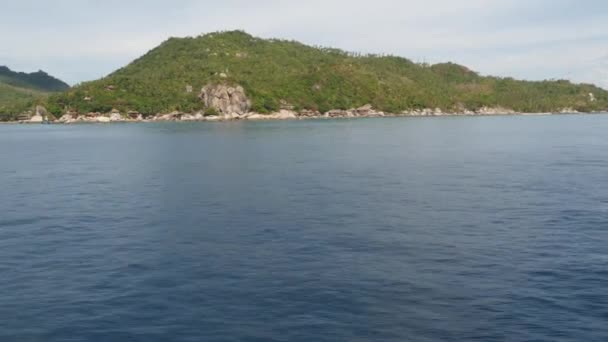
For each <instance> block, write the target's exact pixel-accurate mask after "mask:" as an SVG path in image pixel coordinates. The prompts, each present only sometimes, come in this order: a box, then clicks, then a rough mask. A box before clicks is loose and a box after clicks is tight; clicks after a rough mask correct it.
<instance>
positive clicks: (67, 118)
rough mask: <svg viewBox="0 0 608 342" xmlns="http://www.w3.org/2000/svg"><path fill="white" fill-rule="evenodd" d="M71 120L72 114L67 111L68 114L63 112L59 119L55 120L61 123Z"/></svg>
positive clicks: (72, 118)
mask: <svg viewBox="0 0 608 342" xmlns="http://www.w3.org/2000/svg"><path fill="white" fill-rule="evenodd" d="M72 120H74V116H73V115H72V114H69V113H68V114H64V115H62V116H61V117H60V118H59V120H57V121H58V122H61V123H68V122H70V121H72Z"/></svg>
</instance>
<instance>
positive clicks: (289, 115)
mask: <svg viewBox="0 0 608 342" xmlns="http://www.w3.org/2000/svg"><path fill="white" fill-rule="evenodd" d="M599 114H608V111H597V112H576V111H560V112H547V113H521V112H514V111H487V112H470V111H467V112H459V113H445V112H434V111H433V112H428V111H427V112H425V111H420V112H406V113H402V114H393V113H384V112H375V111H373V112H371V113H361V114H355V113H354V112H353V111H352V110H349V111H344V110H332V111H329V112H327V113H325V114H320V115H319V113H314V115H310V114H309V115H306V114H305V115H302V114H301V113H296V112H294V111H290V110H281V111H279V112H276V113H270V114H259V113H247V114H244V115H238V114H225V115H217V116H203V115H202V114H200V113H198V114H188V113H178V112H174V113H169V114H157V115H154V116H153V117H150V118H143V116H141V115H140V116H139V117H138V118H129V117H124V116H122V115H120V114H118V113H112V114H99V113H95V115H91V114H88V115H80V114H79V115H77V116H75V117H73V115H71V116H70V117H67V116H66V115H64V116H62V117H61V118H60V119H58V120H53V121H40V120H39V119H36V120H30V121H23V120H22V121H19V120H14V121H0V124H11V125H16V124H23V125H33V124H39V125H40V124H53V125H55V124H61V125H73V124H110V123H155V122H183V123H188V122H230V121H300V120H339V119H370V118H433V117H434V118H438V117H491V116H553V115H599ZM68 115H69V114H68Z"/></svg>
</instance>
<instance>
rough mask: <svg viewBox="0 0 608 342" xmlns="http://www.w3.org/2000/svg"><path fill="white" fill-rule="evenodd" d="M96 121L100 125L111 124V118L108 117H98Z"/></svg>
mask: <svg viewBox="0 0 608 342" xmlns="http://www.w3.org/2000/svg"><path fill="white" fill-rule="evenodd" d="M95 120H96V121H97V122H99V123H108V122H111V120H110V118H109V117H107V116H98V117H97V118H95Z"/></svg>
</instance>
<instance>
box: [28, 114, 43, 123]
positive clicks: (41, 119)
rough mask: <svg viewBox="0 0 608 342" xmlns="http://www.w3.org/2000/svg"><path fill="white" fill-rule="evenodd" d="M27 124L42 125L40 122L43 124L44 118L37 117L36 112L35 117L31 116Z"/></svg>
mask: <svg viewBox="0 0 608 342" xmlns="http://www.w3.org/2000/svg"><path fill="white" fill-rule="evenodd" d="M28 122H29V123H42V122H44V117H43V116H42V115H39V114H38V113H37V112H36V115H34V116H32V118H31V119H30V120H29V121H28Z"/></svg>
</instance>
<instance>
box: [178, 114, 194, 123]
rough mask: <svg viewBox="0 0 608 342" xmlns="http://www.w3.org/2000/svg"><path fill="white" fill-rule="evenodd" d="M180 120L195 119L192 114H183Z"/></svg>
mask: <svg viewBox="0 0 608 342" xmlns="http://www.w3.org/2000/svg"><path fill="white" fill-rule="evenodd" d="M180 120H181V121H195V120H196V117H195V116H194V115H192V114H184V115H182V117H181V119H180Z"/></svg>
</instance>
